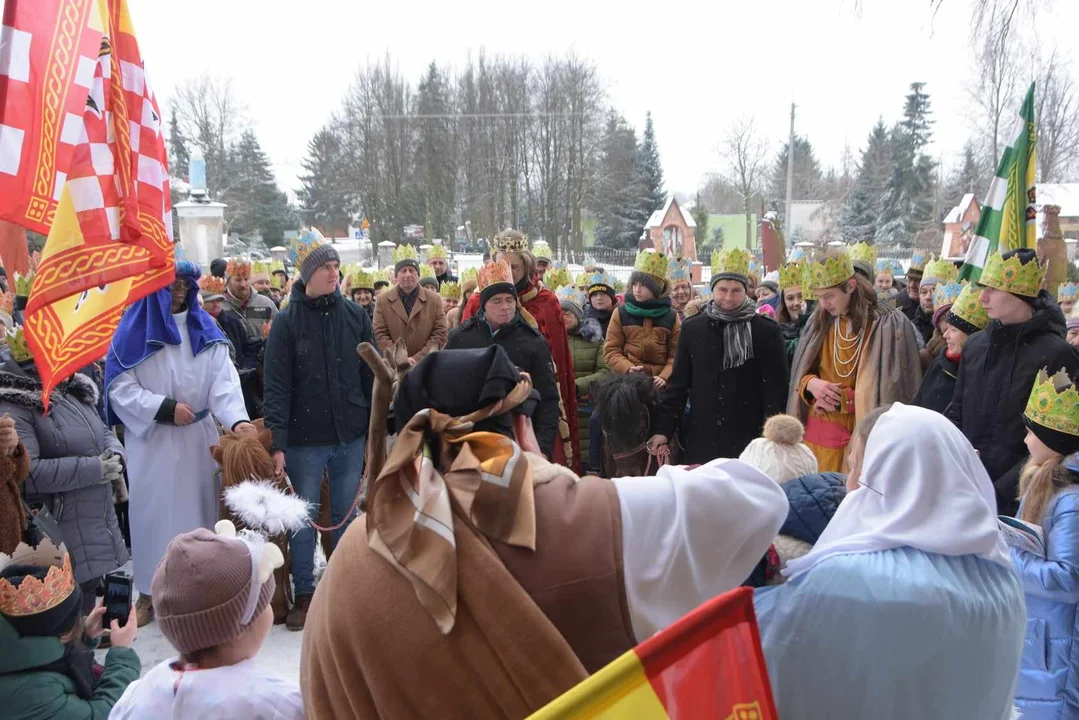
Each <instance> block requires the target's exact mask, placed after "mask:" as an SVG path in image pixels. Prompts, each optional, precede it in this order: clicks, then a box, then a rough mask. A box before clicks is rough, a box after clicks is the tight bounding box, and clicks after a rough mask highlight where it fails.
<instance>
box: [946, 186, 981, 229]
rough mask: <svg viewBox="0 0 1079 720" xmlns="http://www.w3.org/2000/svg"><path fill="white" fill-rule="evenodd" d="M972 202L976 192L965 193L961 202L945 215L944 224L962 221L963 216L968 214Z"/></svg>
mask: <svg viewBox="0 0 1079 720" xmlns="http://www.w3.org/2000/svg"><path fill="white" fill-rule="evenodd" d="M972 202H974V193H967V194H966V195H964V196H963V199H962V200H960V201H959V204H958V205H956V206H955V207H953V208H952V210H951V212H949V213H948V214H947V215H946V216H945V217H944V224H945V225H947V224H948V223H957V222H962V220H963V216H964V215H966V214H967V209H968V208H969V207H970V204H971V203H972Z"/></svg>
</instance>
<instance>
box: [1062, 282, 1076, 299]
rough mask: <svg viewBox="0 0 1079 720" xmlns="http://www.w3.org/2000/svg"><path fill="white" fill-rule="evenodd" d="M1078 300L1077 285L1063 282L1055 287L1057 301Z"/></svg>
mask: <svg viewBox="0 0 1079 720" xmlns="http://www.w3.org/2000/svg"><path fill="white" fill-rule="evenodd" d="M1077 300H1079V285H1076V284H1075V283H1064V284H1063V285H1061V286H1060V287H1059V288H1057V302H1075V301H1077Z"/></svg>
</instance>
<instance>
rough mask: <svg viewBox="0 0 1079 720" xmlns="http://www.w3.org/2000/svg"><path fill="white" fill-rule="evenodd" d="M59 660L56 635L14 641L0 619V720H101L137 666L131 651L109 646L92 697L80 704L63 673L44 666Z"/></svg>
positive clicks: (60, 645) (13, 634)
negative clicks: (2, 709) (0, 717)
mask: <svg viewBox="0 0 1079 720" xmlns="http://www.w3.org/2000/svg"><path fill="white" fill-rule="evenodd" d="M63 656H64V644H63V643H61V642H60V639H59V638H55V637H19V635H18V634H17V633H16V632H15V630H14V629H12V627H11V626H10V625H9V624H8V623H7V621H6V620H4V619H3V618H2V617H0V705H2V706H3V708H4V711H3V713H2V716H3V717H4V720H106V718H108V717H109V713H110V712H111V711H112V708H113V706H114V705H116V702H117V701H118V700H119V699H120V696H121V695H123V694H124V690H126V689H127V686H128V685H130V684H131V683H133V682H134V681H136V680H138V679H139V672H141V670H142V665H141V664H140V663H139V656H138V655H137V654H136V653H135V651H134V650H132V649H131V648H119V647H114V648H112V649H111V650H109V654H108V655H106V656H105V667H104V670H103V671H102V673H101V678H100V679H99V680H98V681H97V683H96V684H95V685H94V694H93V697H91V698H90V699H89V700H83V699H82V698H81V697H79V696H78V694H77V693H76V691H75V683H74V682H73V681H72V680H71V678H69V677H68V676H67V675H64V674H62V673H60V672H55V671H53V670H46V669H44V668H45V667H46V666H48V665H50V664H52V663H55V662H57V661H59V660H60V659H61V658H63Z"/></svg>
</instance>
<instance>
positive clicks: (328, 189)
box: [296, 128, 351, 234]
mask: <svg viewBox="0 0 1079 720" xmlns="http://www.w3.org/2000/svg"><path fill="white" fill-rule="evenodd" d="M342 162H343V155H342V148H341V141H340V138H338V137H337V135H336V134H335V133H334V132H333V130H331V129H330V128H323V129H321V130H319V131H318V132H317V133H315V136H314V137H313V138H311V140H310V142H308V143H307V157H306V158H305V159H304V160H303V162H302V163H301V164H302V166H303V169H304V170H305V171H306V174H304V175H302V176H301V177H300V183H301V187H300V190H299V191H298V192H297V193H296V194H297V197H298V199H299V201H300V207H301V212H302V214H303V219H304V222H306V223H308V224H310V225H314V226H316V227H318V228H321V229H322V230H323V231H325V232H326V233H327V234H330V233H332V231H333V230H342V229H345V228H347V227H348V225H349V221H350V220H351V212H350V206H351V203H350V198H349V197H348V194H347V191H346V188H347V182H346V181H345V179H344V173H343V169H342V167H341V166H342Z"/></svg>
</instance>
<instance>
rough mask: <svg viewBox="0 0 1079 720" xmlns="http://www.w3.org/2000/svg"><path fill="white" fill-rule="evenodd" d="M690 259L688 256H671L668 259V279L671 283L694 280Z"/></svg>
mask: <svg viewBox="0 0 1079 720" xmlns="http://www.w3.org/2000/svg"><path fill="white" fill-rule="evenodd" d="M692 277H693V276H692V274H691V272H690V265H689V260H688V259H687V258H670V259H669V260H667V279H668V280H670V281H671V285H674V284H675V283H680V282H692Z"/></svg>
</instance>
